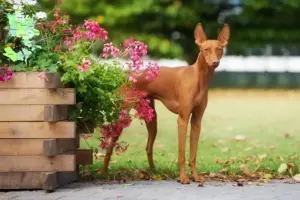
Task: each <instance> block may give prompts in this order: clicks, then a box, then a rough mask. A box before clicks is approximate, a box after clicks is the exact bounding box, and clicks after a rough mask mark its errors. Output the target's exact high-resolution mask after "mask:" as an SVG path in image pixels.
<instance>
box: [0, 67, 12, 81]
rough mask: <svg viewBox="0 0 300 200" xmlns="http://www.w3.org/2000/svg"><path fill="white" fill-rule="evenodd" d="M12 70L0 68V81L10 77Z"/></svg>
mask: <svg viewBox="0 0 300 200" xmlns="http://www.w3.org/2000/svg"><path fill="white" fill-rule="evenodd" d="M12 75H13V72H12V71H10V70H9V69H8V67H3V68H0V82H5V81H8V80H10V79H11V77H12Z"/></svg>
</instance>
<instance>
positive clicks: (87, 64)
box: [77, 58, 92, 72]
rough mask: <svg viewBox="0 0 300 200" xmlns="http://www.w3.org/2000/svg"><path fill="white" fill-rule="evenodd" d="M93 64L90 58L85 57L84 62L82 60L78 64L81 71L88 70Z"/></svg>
mask: <svg viewBox="0 0 300 200" xmlns="http://www.w3.org/2000/svg"><path fill="white" fill-rule="evenodd" d="M91 64H92V63H91V61H90V60H88V59H85V58H83V59H82V62H81V65H78V66H77V69H78V70H79V71H82V72H86V71H87V70H88V69H89V67H90V65H91Z"/></svg>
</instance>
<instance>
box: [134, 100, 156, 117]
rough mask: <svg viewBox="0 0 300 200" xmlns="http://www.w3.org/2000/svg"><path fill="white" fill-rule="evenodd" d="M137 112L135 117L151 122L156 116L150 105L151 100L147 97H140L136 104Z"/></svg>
mask: <svg viewBox="0 0 300 200" xmlns="http://www.w3.org/2000/svg"><path fill="white" fill-rule="evenodd" d="M134 108H135V110H136V114H135V117H137V118H139V119H142V120H145V121H147V122H150V121H151V120H152V119H153V117H154V110H153V108H152V107H151V106H150V100H149V99H147V98H145V97H144V98H142V97H141V98H140V99H139V101H138V102H137V103H136V104H135V107H134Z"/></svg>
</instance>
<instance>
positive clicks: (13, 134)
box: [0, 114, 76, 139]
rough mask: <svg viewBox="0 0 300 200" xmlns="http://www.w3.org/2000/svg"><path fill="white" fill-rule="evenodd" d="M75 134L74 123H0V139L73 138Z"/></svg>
mask: <svg viewBox="0 0 300 200" xmlns="http://www.w3.org/2000/svg"><path fill="white" fill-rule="evenodd" d="M0 115H1V114H0ZM75 133H76V125H75V122H55V123H48V122H0V138H12V139H13V138H45V139H47V138H75V136H76V135H75Z"/></svg>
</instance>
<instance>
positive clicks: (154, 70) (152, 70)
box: [145, 62, 159, 80]
mask: <svg viewBox="0 0 300 200" xmlns="http://www.w3.org/2000/svg"><path fill="white" fill-rule="evenodd" d="M145 73H146V79H147V80H151V79H154V78H156V77H158V74H159V66H158V65H157V63H156V62H155V63H151V62H149V63H148V65H147V66H146V70H145Z"/></svg>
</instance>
